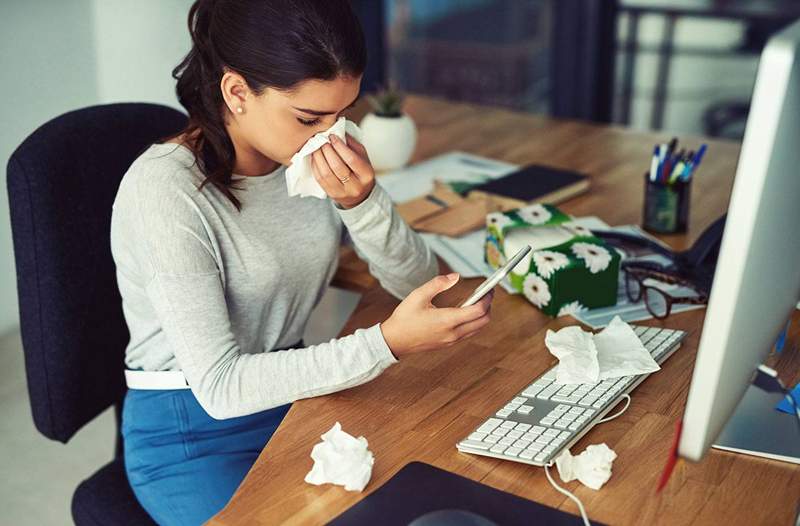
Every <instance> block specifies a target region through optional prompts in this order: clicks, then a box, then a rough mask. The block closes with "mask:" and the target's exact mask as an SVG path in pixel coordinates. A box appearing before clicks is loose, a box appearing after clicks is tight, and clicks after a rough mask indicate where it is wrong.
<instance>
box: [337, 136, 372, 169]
mask: <svg viewBox="0 0 800 526" xmlns="http://www.w3.org/2000/svg"><path fill="white" fill-rule="evenodd" d="M330 139H331V144H332V145H333V148H334V149H335V150H336V153H338V154H339V157H341V158H342V160H343V161H344V162H345V164H347V166H348V167H349V168H350V169H351V170H352V171H353V172H354V173H355V174H357V175H358V177H359V178H363V177H368V176H372V165H371V164H369V161H368V160H367V157H366V150H364V147H363V146H362V145H360V144H359V146H361V149H362V150H363V157H362V155H360V153H361V152H359V153H356V152H355V151H354V150H353V149H351V148H350V146H348V145H347V144H345V142H344V141H343V140H341V139H340V138H339V137H337V136H336V135H333V134H331V135H330ZM353 141H355V139H353ZM348 142H349V139H348Z"/></svg>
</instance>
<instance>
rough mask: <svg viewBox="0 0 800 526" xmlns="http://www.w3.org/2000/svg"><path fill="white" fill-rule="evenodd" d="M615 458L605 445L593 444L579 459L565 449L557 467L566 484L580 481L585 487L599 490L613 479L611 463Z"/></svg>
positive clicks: (614, 454) (557, 462)
mask: <svg viewBox="0 0 800 526" xmlns="http://www.w3.org/2000/svg"><path fill="white" fill-rule="evenodd" d="M615 458H617V454H616V453H614V450H613V449H611V448H610V447H608V446H607V445H605V443H603V444H593V445H591V446H589V447H587V448H586V449H585V450H584V451H583V453H581V454H580V455H578V456H577V457H573V456H572V454H571V453H570V452H569V450H568V449H565V450H564V452H563V453H561V455H559V456H558V458H556V467H557V468H558V475H559V476H560V477H561V480H563V481H564V482H571V481H573V480H575V479H578V480H579V481H581V483H583V484H584V485H585V486H588V487H590V488H592V489H594V490H598V489H600V488H601V487H602V486H603V484H605V483H606V482H607V481H608V479H609V478H611V463H612V462H614V459H615Z"/></svg>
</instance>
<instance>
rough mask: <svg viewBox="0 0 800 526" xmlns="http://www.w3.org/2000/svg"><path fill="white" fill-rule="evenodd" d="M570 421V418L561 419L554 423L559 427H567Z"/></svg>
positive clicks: (554, 425)
mask: <svg viewBox="0 0 800 526" xmlns="http://www.w3.org/2000/svg"><path fill="white" fill-rule="evenodd" d="M570 423H571V421H569V420H559V421H558V422H556V423H555V424H553V427H556V428H558V429H566V428H567V427H569V425H570Z"/></svg>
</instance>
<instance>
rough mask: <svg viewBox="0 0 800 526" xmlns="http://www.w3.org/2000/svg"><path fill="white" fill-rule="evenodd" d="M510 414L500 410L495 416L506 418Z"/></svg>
mask: <svg viewBox="0 0 800 526" xmlns="http://www.w3.org/2000/svg"><path fill="white" fill-rule="evenodd" d="M510 414H511V411H510V410H509V409H501V410H500V411H498V412H497V416H501V417H503V418H505V417H507V416H508V415H510Z"/></svg>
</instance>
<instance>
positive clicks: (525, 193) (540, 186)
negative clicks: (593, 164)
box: [470, 164, 589, 208]
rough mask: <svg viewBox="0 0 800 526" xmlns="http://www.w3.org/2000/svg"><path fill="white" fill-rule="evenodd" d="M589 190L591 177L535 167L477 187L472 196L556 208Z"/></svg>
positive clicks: (526, 168) (514, 203)
mask: <svg viewBox="0 0 800 526" xmlns="http://www.w3.org/2000/svg"><path fill="white" fill-rule="evenodd" d="M588 189H589V178H588V177H586V175H584V174H580V173H577V172H572V171H568V170H560V169H558V168H552V167H549V166H542V165H539V164H531V165H528V166H523V167H522V168H520V169H519V170H517V171H515V172H512V173H510V174H508V175H504V176H503V177H500V178H497V179H492V180H490V181H488V182H485V183H482V184H479V185H476V186H473V187H472V188H471V189H470V195H471V196H472V195H476V194H477V195H480V194H487V195H490V196H491V197H492V198H494V199H495V200H497V199H498V198H500V199H502V200H503V201H504V204H508V205H510V206H512V207H514V208H517V207H521V206H525V205H527V204H531V203H548V204H554V205H555V204H558V203H560V202H562V201H566V200H567V199H570V198H572V197H575V196H576V195H579V194H581V193H583V192H585V191H587V190H588ZM503 208H506V207H505V206H504V207H503Z"/></svg>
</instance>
